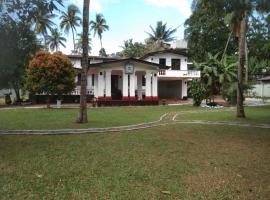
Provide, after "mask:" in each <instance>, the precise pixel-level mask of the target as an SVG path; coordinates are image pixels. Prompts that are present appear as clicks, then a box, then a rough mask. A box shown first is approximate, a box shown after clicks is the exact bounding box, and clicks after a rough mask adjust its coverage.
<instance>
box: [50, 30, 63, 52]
mask: <svg viewBox="0 0 270 200" xmlns="http://www.w3.org/2000/svg"><path fill="white" fill-rule="evenodd" d="M61 35H62V34H61V33H60V32H59V31H58V29H57V28H55V29H52V31H51V35H48V36H47V44H48V46H49V48H50V49H51V51H58V50H59V47H60V45H61V46H63V47H66V46H65V44H64V42H66V41H67V40H66V38H64V37H62V36H61Z"/></svg>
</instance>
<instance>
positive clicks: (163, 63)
mask: <svg viewBox="0 0 270 200" xmlns="http://www.w3.org/2000/svg"><path fill="white" fill-rule="evenodd" d="M159 64H160V65H161V66H166V58H160V59H159Z"/></svg>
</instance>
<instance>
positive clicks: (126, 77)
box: [122, 73, 128, 98]
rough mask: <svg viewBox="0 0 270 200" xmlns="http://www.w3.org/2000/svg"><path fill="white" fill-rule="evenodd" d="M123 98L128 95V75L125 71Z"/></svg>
mask: <svg viewBox="0 0 270 200" xmlns="http://www.w3.org/2000/svg"><path fill="white" fill-rule="evenodd" d="M122 79H123V91H122V92H123V98H127V97H128V75H127V74H125V73H123V77H122Z"/></svg>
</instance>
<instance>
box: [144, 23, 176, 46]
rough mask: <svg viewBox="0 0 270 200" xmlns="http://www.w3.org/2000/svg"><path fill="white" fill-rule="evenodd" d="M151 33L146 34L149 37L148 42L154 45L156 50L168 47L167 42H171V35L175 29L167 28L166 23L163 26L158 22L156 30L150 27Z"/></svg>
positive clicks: (172, 38)
mask: <svg viewBox="0 0 270 200" xmlns="http://www.w3.org/2000/svg"><path fill="white" fill-rule="evenodd" d="M150 29H151V31H152V33H149V32H146V33H147V34H148V35H149V38H148V41H149V42H151V43H153V44H155V46H156V47H157V48H160V47H164V46H166V45H169V44H168V43H169V42H172V41H173V40H174V39H175V37H173V34H174V33H175V32H176V31H177V29H176V28H175V29H172V28H169V29H168V28H167V23H165V24H163V22H162V21H158V22H157V25H156V28H153V27H152V26H150Z"/></svg>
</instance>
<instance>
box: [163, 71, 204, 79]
mask: <svg viewBox="0 0 270 200" xmlns="http://www.w3.org/2000/svg"><path fill="white" fill-rule="evenodd" d="M200 76H201V72H200V71H196V70H160V71H159V73H158V77H161V78H200Z"/></svg>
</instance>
